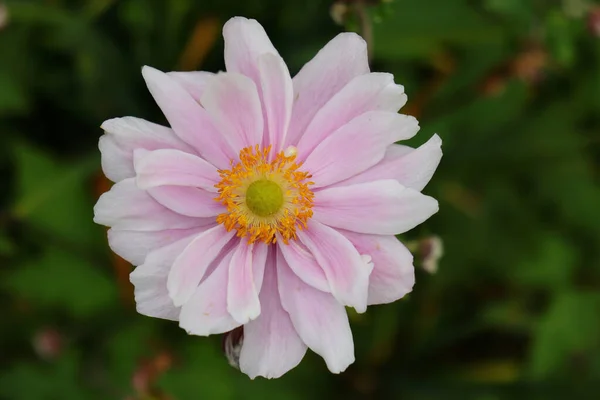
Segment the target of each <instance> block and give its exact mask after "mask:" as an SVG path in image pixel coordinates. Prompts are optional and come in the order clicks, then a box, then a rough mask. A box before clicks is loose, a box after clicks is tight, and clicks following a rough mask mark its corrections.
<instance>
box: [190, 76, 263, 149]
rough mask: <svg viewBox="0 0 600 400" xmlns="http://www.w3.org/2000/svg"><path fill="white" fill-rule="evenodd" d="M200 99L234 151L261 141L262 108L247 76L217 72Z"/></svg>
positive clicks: (252, 83) (254, 87)
mask: <svg viewBox="0 0 600 400" xmlns="http://www.w3.org/2000/svg"><path fill="white" fill-rule="evenodd" d="M201 101H202V104H203V105H204V108H205V109H206V111H208V112H209V114H210V116H211V118H212V121H213V123H214V124H215V126H216V127H217V128H218V129H219V131H220V132H221V134H222V135H223V136H224V137H225V140H226V141H227V142H228V143H229V145H230V146H231V148H232V149H234V150H235V151H236V152H239V151H240V150H241V149H243V148H244V147H248V146H256V145H257V144H258V145H260V144H262V135H263V116H262V109H261V105H260V99H259V97H258V92H257V91H256V86H255V85H254V82H252V80H251V79H250V78H248V77H246V76H244V75H240V74H235V73H221V74H218V75H217V76H215V78H214V79H213V80H211V82H210V83H209V84H208V86H207V87H206V90H205V91H204V95H203V96H202V99H201Z"/></svg>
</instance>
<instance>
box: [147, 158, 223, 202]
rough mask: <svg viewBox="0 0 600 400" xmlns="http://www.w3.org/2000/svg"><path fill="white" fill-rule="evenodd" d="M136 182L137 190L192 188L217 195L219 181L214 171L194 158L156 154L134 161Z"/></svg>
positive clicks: (204, 162)
mask: <svg viewBox="0 0 600 400" xmlns="http://www.w3.org/2000/svg"><path fill="white" fill-rule="evenodd" d="M135 172H136V179H137V180H136V182H137V185H138V187H139V188H140V189H148V188H151V187H155V186H164V185H176V186H195V187H199V188H202V189H204V190H208V191H211V192H216V191H217V190H216V188H215V185H216V184H217V183H219V181H220V180H221V179H220V177H219V174H218V172H217V169H216V168H215V167H214V166H213V165H212V164H210V163H209V162H207V161H205V160H203V159H202V158H200V157H198V156H195V155H193V154H188V153H184V152H182V151H179V150H169V149H164V150H155V151H150V152H147V153H146V154H145V155H143V156H142V157H136V160H135Z"/></svg>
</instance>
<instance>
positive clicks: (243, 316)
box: [227, 240, 267, 324]
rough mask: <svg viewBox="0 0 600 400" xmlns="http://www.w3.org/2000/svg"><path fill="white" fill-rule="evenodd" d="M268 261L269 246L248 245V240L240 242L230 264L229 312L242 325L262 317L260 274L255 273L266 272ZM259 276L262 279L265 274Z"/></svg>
mask: <svg viewBox="0 0 600 400" xmlns="http://www.w3.org/2000/svg"><path fill="white" fill-rule="evenodd" d="M266 259H267V246H266V245H264V244H263V243H257V244H254V243H253V244H248V242H247V241H246V240H240V242H239V244H238V246H237V248H236V249H235V250H234V252H233V257H232V258H231V263H230V264H229V281H228V284H227V311H228V312H229V314H231V316H232V317H233V319H235V320H236V321H237V322H239V323H240V324H245V323H247V322H249V321H251V320H253V319H256V318H257V317H258V316H259V315H260V302H259V300H258V292H259V291H260V289H259V288H257V286H258V285H256V278H257V276H256V275H258V274H255V271H264V269H265V261H266ZM259 274H260V278H262V275H263V273H260V272H259ZM261 284H262V282H261Z"/></svg>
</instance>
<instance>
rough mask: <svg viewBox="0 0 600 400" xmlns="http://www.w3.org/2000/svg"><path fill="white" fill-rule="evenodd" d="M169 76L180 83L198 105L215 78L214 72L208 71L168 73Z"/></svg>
mask: <svg viewBox="0 0 600 400" xmlns="http://www.w3.org/2000/svg"><path fill="white" fill-rule="evenodd" d="M167 75H169V76H170V77H171V78H173V80H174V81H175V82H177V83H179V85H181V87H183V88H184V89H185V90H186V91H187V92H188V93H189V94H190V96H192V97H193V98H194V100H196V101H197V102H198V103H200V99H201V98H202V95H203V94H204V89H206V85H208V82H210V80H211V79H212V78H214V76H215V74H213V73H212V72H206V71H189V72H167Z"/></svg>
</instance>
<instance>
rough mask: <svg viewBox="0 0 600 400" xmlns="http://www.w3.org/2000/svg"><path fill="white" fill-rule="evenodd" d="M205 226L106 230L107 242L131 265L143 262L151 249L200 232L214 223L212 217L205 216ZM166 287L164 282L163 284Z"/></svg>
mask: <svg viewBox="0 0 600 400" xmlns="http://www.w3.org/2000/svg"><path fill="white" fill-rule="evenodd" d="M204 223H205V225H206V226H202V227H197V228H190V229H167V230H164V231H146V232H145V231H120V230H115V229H109V230H108V244H109V246H110V248H111V249H112V251H114V252H115V253H117V254H118V255H119V256H121V257H122V258H124V259H125V260H127V261H128V262H130V263H131V264H133V265H141V264H143V263H144V260H145V259H146V256H147V255H148V253H150V252H151V251H153V250H156V249H159V248H161V247H164V246H166V245H168V244H171V243H173V242H176V241H178V240H180V239H183V238H184V237H188V236H191V235H193V234H196V233H200V232H202V231H204V230H206V229H208V226H211V225H215V220H214V218H206V220H205V221H204ZM165 287H166V284H165Z"/></svg>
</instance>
